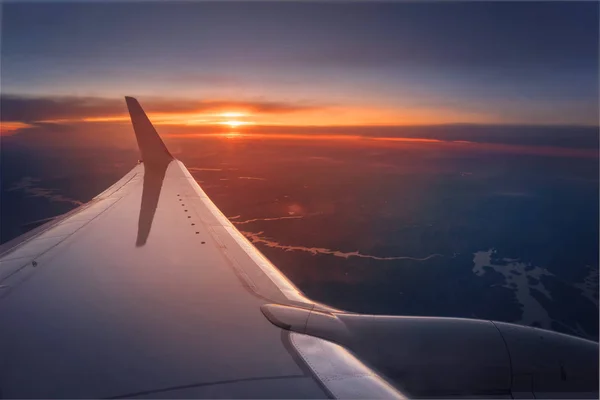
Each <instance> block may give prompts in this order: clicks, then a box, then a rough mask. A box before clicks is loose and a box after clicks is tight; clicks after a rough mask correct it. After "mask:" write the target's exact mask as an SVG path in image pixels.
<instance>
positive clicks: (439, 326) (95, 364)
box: [0, 97, 598, 398]
mask: <svg viewBox="0 0 600 400" xmlns="http://www.w3.org/2000/svg"><path fill="white" fill-rule="evenodd" d="M126 102H127V107H128V109H129V112H130V116H131V120H132V125H133V127H134V131H135V134H136V138H137V142H138V145H139V148H140V153H141V156H142V162H141V163H139V164H138V165H137V166H135V167H134V168H133V170H132V171H131V172H129V173H128V174H127V175H126V176H125V177H123V178H122V179H121V180H120V181H118V182H117V183H115V184H114V185H113V186H111V187H110V188H109V189H107V190H106V191H104V192H103V193H101V194H100V195H98V196H97V197H95V198H94V199H93V200H92V201H90V202H89V203H88V204H86V205H84V206H82V207H80V208H78V209H76V210H74V211H72V212H70V213H68V214H66V215H64V216H62V217H60V218H57V219H55V220H53V221H52V222H50V223H48V224H46V225H43V226H41V227H39V228H37V229H35V230H34V231H32V232H31V233H29V234H27V235H25V236H23V237H22V238H20V239H19V240H16V241H13V242H11V243H8V244H6V245H4V246H1V247H0V327H1V329H0V393H1V394H2V396H4V397H9V398H12V397H14V398H19V397H38V398H41V397H45V398H48V397H57V398H65V397H82V398H83V397H113V398H114V397H195V398H200V397H211V398H215V397H231V398H233V397H245V398H248V397H251V398H257V397H261V398H264V397H270V398H274V397H277V398H290V397H291V398H323V397H337V398H401V397H404V396H405V395H409V396H418V397H431V396H433V397H439V396H442V397H465V396H467V397H468V396H477V397H495V398H498V397H507V398H510V397H515V396H517V397H518V396H534V395H535V396H538V397H540V396H544V397H552V396H558V397H565V396H566V397H573V396H578V397H597V395H598V344H597V343H595V342H590V341H586V340H583V339H579V338H574V337H570V336H567V335H561V334H557V333H554V332H549V331H544V330H540V329H534V328H526V327H520V326H516V325H512V324H504V323H498V322H492V321H479V320H465V319H458V318H418V317H394V316H372V315H358V314H350V313H345V312H342V311H340V310H336V309H334V308H331V307H328V306H326V305H323V304H319V303H316V302H314V301H312V300H310V299H308V298H306V297H305V296H304V295H303V294H302V292H301V291H300V290H298V289H297V288H296V287H295V286H294V285H293V284H292V283H291V282H290V281H289V280H288V279H287V278H286V277H285V276H284V275H283V274H281V272H279V270H278V269H277V268H275V266H273V265H272V264H271V263H270V262H269V261H268V260H267V259H266V257H264V256H263V255H262V254H261V253H260V252H259V251H258V250H257V249H256V248H255V247H254V246H253V245H252V244H251V243H250V242H249V241H248V240H247V239H246V238H245V237H244V236H243V235H241V234H240V232H239V231H238V230H237V229H236V228H235V227H234V226H233V225H232V224H231V223H230V222H229V221H228V220H227V218H226V217H225V216H224V215H223V214H222V213H221V212H220V211H219V209H218V208H217V207H216V206H215V205H214V204H213V203H212V201H211V200H210V199H209V198H208V196H207V195H206V193H204V191H203V190H202V189H201V188H200V186H199V185H198V184H197V182H196V181H195V180H194V178H193V177H192V176H191V174H190V173H189V171H188V170H187V168H186V167H185V166H184V165H183V163H181V162H180V161H178V160H176V159H174V158H173V156H172V155H171V154H170V153H169V151H168V149H167V148H166V146H165V145H164V143H163V142H162V140H161V139H160V137H159V135H158V134H157V132H156V130H155V129H154V127H153V126H152V124H151V122H150V120H149V119H148V117H147V116H146V114H145V113H144V111H143V109H142V108H141V106H140V105H139V103H138V101H137V100H136V99H134V98H131V97H127V98H126Z"/></svg>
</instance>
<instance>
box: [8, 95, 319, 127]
mask: <svg viewBox="0 0 600 400" xmlns="http://www.w3.org/2000/svg"><path fill="white" fill-rule="evenodd" d="M142 101H143V104H144V109H145V110H146V111H147V112H148V113H166V114H178V113H196V114H198V113H211V112H223V111H232V110H234V111H238V110H239V111H245V112H248V113H257V114H286V113H295V112H300V111H310V110H315V109H322V108H323V106H318V105H311V104H306V103H294V102H283V101H267V100H247V101H228V100H194V99H171V98H156V97H155V98H147V99H142ZM0 110H1V111H2V113H1V115H0V117H1V120H2V121H11V122H22V123H35V122H40V121H61V120H63V121H64V120H67V121H68V120H83V119H89V118H105V117H122V116H127V113H126V107H125V100H123V99H117V98H100V97H75V96H37V97H36V96H20V95H14V94H5V95H2V96H0Z"/></svg>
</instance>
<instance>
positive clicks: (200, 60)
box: [0, 2, 599, 134]
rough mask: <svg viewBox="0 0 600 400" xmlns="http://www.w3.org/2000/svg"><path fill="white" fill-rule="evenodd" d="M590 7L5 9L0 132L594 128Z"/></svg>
mask: <svg viewBox="0 0 600 400" xmlns="http://www.w3.org/2000/svg"><path fill="white" fill-rule="evenodd" d="M598 15H599V5H598V3H597V2H533V3H528V2H510V3H508V2H502V3H501V2H497V3H494V2H456V3H454V2H453V3H438V2H435V3H381V2H373V3H357V2H351V3H335V2H334V3H331V2H329V3H319V2H310V3H307V2H290V3H275V2H268V3H257V2H245V3H234V2H225V3H211V2H168V3H166V2H162V3H161V2H150V3H144V2H126V3H118V2H109V3H86V2H66V3H59V2H57V3H53V2H50V3H27V2H25V3H10V2H9V3H5V4H4V5H3V6H2V29H1V48H0V54H1V79H2V81H1V83H2V86H1V109H0V112H1V117H2V122H3V123H2V131H3V134H6V133H15V132H18V131H19V130H21V129H23V128H26V127H28V126H31V125H32V124H36V123H70V122H89V123H95V124H102V123H108V122H111V123H125V122H127V115H126V114H125V111H126V110H125V106H124V100H123V96H125V95H129V96H135V97H137V98H139V99H140V101H141V102H142V105H144V107H145V108H146V110H147V111H148V112H149V114H150V117H151V119H152V120H153V121H154V122H155V123H156V124H157V125H161V124H163V125H175V126H215V125H224V126H227V127H230V128H236V129H242V128H243V127H244V126H245V125H258V126H267V125H274V126H379V125H394V126H396V125H397V126H403V125H437V124H456V123H470V124H521V125H592V126H597V125H598V67H599V65H598V47H599V43H598V40H599V39H598V37H599V35H598Z"/></svg>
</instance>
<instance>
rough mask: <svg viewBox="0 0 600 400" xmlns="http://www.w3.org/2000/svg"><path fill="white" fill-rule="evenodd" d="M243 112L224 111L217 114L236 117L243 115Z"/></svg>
mask: <svg viewBox="0 0 600 400" xmlns="http://www.w3.org/2000/svg"><path fill="white" fill-rule="evenodd" d="M244 115H246V114H244V113H241V112H224V113H221V114H219V116H220V117H225V118H236V117H243V116H244Z"/></svg>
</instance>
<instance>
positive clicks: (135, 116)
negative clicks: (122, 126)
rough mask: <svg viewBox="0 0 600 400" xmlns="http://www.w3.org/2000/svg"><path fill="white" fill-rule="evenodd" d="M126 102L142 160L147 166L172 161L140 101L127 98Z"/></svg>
mask: <svg viewBox="0 0 600 400" xmlns="http://www.w3.org/2000/svg"><path fill="white" fill-rule="evenodd" d="M125 102H126V103H127V108H128V110H129V116H130V117H131V123H132V125H133V130H134V132H135V136H136V139H137V142H138V147H139V149H140V153H141V154H142V160H144V162H145V163H146V164H148V163H161V164H162V163H164V162H168V161H170V160H172V159H173V156H172V155H171V153H170V152H169V150H168V149H167V147H166V146H165V144H164V143H163V141H162V139H161V138H160V136H159V135H158V133H157V132H156V129H155V128H154V126H153V125H152V122H150V119H149V118H148V116H147V115H146V113H145V112H144V109H143V108H142V106H141V104H140V103H139V101H138V100H137V99H136V98H135V97H131V96H125Z"/></svg>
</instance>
